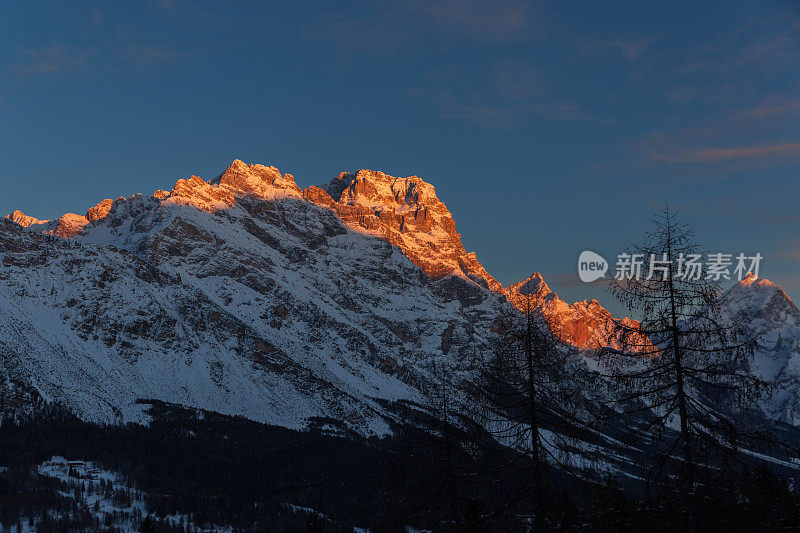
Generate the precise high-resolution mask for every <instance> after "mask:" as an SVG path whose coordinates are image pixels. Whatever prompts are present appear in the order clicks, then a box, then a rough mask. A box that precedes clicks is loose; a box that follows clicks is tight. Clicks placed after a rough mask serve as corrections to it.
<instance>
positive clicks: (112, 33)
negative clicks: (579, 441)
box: [0, 0, 800, 308]
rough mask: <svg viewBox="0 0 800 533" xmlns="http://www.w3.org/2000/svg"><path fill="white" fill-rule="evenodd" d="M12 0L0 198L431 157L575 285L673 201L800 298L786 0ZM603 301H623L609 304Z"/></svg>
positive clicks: (41, 209)
mask: <svg viewBox="0 0 800 533" xmlns="http://www.w3.org/2000/svg"><path fill="white" fill-rule="evenodd" d="M653 4H654V3H651V2H629V3H627V5H624V3H617V5H616V6H615V7H613V8H609V7H608V6H607V5H605V3H601V2H553V3H547V2H536V3H524V2H519V3H517V2H504V3H494V2H486V1H482V0H481V1H478V0H465V1H463V2H455V1H444V2H422V1H419V2H417V1H412V2H407V3H399V2H385V3H381V2H378V3H376V2H363V3H362V2H330V3H327V2H325V3H315V2H282V3H274V4H273V5H272V6H271V7H270V6H267V7H265V6H263V5H261V2H239V3H236V2H218V3H217V2H200V3H190V2H183V1H182V0H170V1H160V2H156V1H153V2H136V3H134V2H130V3H127V2H126V3H122V2H113V3H112V2H96V3H92V2H38V3H22V2H15V3H11V2H6V3H2V4H0V43H1V44H2V46H0V184H2V191H3V193H2V195H1V196H0V212H1V213H2V214H5V213H8V212H10V211H12V210H14V209H21V210H23V211H25V212H27V213H28V214H31V215H33V216H37V217H39V218H54V217H57V216H59V215H60V214H62V213H63V212H66V211H73V212H78V213H83V212H85V211H86V209H87V208H88V207H90V206H91V205H94V204H95V203H97V202H98V201H99V200H102V199H103V198H106V197H112V198H113V197H117V196H122V195H124V196H129V195H131V194H133V193H137V192H142V193H146V194H149V193H151V192H153V191H154V190H156V189H159V188H166V189H169V188H170V187H171V186H172V185H173V184H174V182H175V180H176V179H178V178H181V177H187V176H188V175H190V174H197V175H200V176H202V177H205V178H209V177H212V176H214V175H217V174H219V173H220V172H221V171H222V170H223V169H224V168H225V167H226V166H227V164H228V163H229V162H230V161H231V160H233V159H234V158H241V159H243V160H245V161H247V162H250V163H255V162H259V163H266V164H272V165H275V166H277V167H278V168H280V169H281V170H282V171H286V172H290V173H292V174H294V175H295V177H296V180H297V182H298V184H300V185H301V186H305V185H309V184H319V183H323V182H327V181H328V180H329V179H330V178H331V177H333V176H335V175H337V174H338V173H339V172H340V171H342V170H351V171H352V170H357V169H359V168H371V169H375V170H383V171H385V172H387V173H389V174H392V175H397V176H408V175H413V174H417V175H419V176H421V177H423V178H424V179H426V180H427V181H429V182H431V183H433V184H434V185H435V186H436V189H437V192H438V194H439V197H440V198H441V199H442V200H444V201H445V203H446V204H447V205H448V207H449V208H450V209H451V211H452V212H453V214H454V216H455V218H456V222H457V227H458V230H459V231H460V232H461V233H462V235H463V239H464V244H465V245H466V247H467V248H468V249H470V250H474V251H476V252H477V253H478V258H479V259H480V260H481V262H483V264H484V265H485V266H486V268H487V269H488V270H489V271H490V272H491V273H493V274H494V275H495V276H497V277H498V278H499V279H500V280H501V281H502V282H503V283H505V284H507V283H510V282H513V281H516V280H518V279H521V278H524V277H526V276H527V275H528V274H530V273H531V272H533V271H541V272H542V273H543V274H544V276H545V278H546V279H547V280H548V281H549V283H550V284H551V286H552V287H553V288H554V289H556V290H557V291H558V292H559V294H560V295H561V296H562V297H564V298H565V299H567V300H576V299H583V298H586V297H589V298H591V297H597V298H598V299H599V300H600V301H601V302H602V303H603V304H606V305H610V304H611V302H610V298H609V297H608V296H607V295H605V294H604V293H602V292H601V291H600V290H599V289H597V288H594V287H588V286H582V285H580V283H579V282H577V277H576V275H575V270H576V265H575V263H576V261H577V256H578V254H579V252H580V251H581V250H584V249H592V250H595V251H597V252H599V253H601V254H603V255H605V256H606V257H607V258H612V259H613V257H615V256H616V254H617V253H618V252H619V251H620V250H621V249H622V248H623V247H624V245H625V244H626V242H627V241H629V240H632V239H635V238H636V237H637V236H638V235H640V233H641V231H642V228H643V226H644V225H645V224H646V223H647V220H648V218H649V217H650V215H651V214H653V213H654V212H655V211H657V210H659V209H660V208H661V207H663V205H664V204H665V203H667V202H668V203H670V204H671V205H672V206H673V207H675V208H678V209H679V210H680V211H681V212H682V214H683V216H684V218H685V219H687V220H690V221H693V222H694V223H695V224H696V226H697V231H698V234H699V236H700V239H701V241H702V243H703V245H704V246H705V248H707V249H710V250H712V251H722V252H729V253H738V252H740V251H741V252H746V253H754V252H761V254H762V255H764V257H765V259H764V262H763V264H762V270H761V274H762V275H763V276H765V277H769V278H770V279H772V280H773V281H775V282H777V283H780V284H782V285H783V286H784V288H785V289H786V290H787V292H789V294H790V295H791V296H793V297H795V300H796V299H797V297H798V296H800V207H798V206H800V201H799V200H800V122H799V120H800V9H798V7H797V6H798V4H797V3H796V2H789V1H787V2H777V1H764V2H751V1H741V2H739V1H733V2H731V1H726V2H702V3H698V2H662V3H660V4H661V5H653ZM610 307H612V308H614V306H613V305H610Z"/></svg>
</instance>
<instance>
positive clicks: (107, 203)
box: [86, 198, 114, 222]
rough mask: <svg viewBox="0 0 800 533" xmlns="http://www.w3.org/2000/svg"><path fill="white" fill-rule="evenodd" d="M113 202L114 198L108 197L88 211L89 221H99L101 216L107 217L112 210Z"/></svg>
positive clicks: (87, 217)
mask: <svg viewBox="0 0 800 533" xmlns="http://www.w3.org/2000/svg"><path fill="white" fill-rule="evenodd" d="M113 204H114V200H112V199H111V198H106V199H105V200H103V201H102V202H100V203H99V204H97V205H96V206H94V207H92V208H91V209H89V211H87V212H86V219H87V220H88V221H89V222H97V221H98V220H100V219H101V218H105V217H106V215H108V212H109V211H111V206H112V205H113Z"/></svg>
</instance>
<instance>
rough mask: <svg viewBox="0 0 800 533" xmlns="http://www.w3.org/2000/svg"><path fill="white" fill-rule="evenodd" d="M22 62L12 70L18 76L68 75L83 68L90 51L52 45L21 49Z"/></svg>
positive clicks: (60, 44) (61, 44)
mask: <svg viewBox="0 0 800 533" xmlns="http://www.w3.org/2000/svg"><path fill="white" fill-rule="evenodd" d="M20 55H21V56H22V58H23V61H22V62H21V63H20V64H18V65H17V66H16V67H15V68H14V72H15V73H16V74H17V75H19V76H41V75H48V74H58V73H68V72H73V71H75V70H77V69H80V68H83V67H84V66H85V65H86V64H87V63H88V60H89V57H90V56H91V51H89V50H84V49H82V48H76V47H69V46H66V45H65V44H63V43H53V44H50V45H48V46H45V47H42V48H37V49H21V50H20Z"/></svg>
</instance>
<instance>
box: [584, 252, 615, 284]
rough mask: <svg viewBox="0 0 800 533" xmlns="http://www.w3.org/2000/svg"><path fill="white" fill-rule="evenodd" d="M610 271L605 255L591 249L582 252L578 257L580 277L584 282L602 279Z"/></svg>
mask: <svg viewBox="0 0 800 533" xmlns="http://www.w3.org/2000/svg"><path fill="white" fill-rule="evenodd" d="M606 272H608V261H606V260H605V259H603V256H601V255H600V254H596V253H594V252H591V251H589V250H585V251H583V252H581V255H580V256H579V257H578V277H579V278H581V281H583V282H584V283H590V282H592V281H594V280H596V279H600V278H602V277H604V276H605V275H606Z"/></svg>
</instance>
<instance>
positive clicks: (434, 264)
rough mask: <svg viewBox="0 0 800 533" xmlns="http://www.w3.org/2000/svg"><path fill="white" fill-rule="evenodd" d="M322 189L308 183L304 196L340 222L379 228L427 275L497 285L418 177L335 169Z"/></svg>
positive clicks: (439, 202) (451, 217) (433, 193)
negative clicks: (337, 171) (333, 212)
mask: <svg viewBox="0 0 800 533" xmlns="http://www.w3.org/2000/svg"><path fill="white" fill-rule="evenodd" d="M325 189H326V190H325V191H322V190H321V189H318V188H317V187H313V188H309V190H308V191H307V192H306V193H305V197H306V198H307V199H309V200H311V201H314V202H315V203H319V204H322V205H327V206H329V207H331V208H333V209H335V210H336V212H337V213H338V215H339V216H340V218H342V219H343V220H345V221H346V222H349V223H351V224H354V225H357V226H359V227H361V228H363V229H365V230H367V231H374V232H377V233H379V234H381V235H382V236H383V237H384V238H386V239H387V240H388V241H389V242H391V243H392V244H393V245H395V246H397V247H399V248H400V249H401V250H402V251H403V253H404V254H405V255H406V256H408V258H409V259H411V261H412V262H413V263H414V264H416V265H417V266H418V267H420V268H421V269H422V270H424V271H425V273H426V274H428V276H430V277H431V278H433V279H441V278H443V277H445V276H448V275H450V274H454V275H462V276H467V277H469V278H470V279H472V280H473V281H475V282H477V283H480V284H481V285H483V286H487V287H490V288H492V289H493V290H499V289H500V288H501V285H500V283H498V282H497V281H496V280H495V279H494V278H493V277H492V276H491V275H489V273H488V272H486V270H485V269H484V268H483V266H482V265H481V264H480V263H479V262H478V261H477V259H476V257H475V254H474V253H467V251H466V250H465V249H464V246H463V244H462V243H461V235H460V234H459V233H457V232H456V226H455V221H454V220H453V216H452V214H451V213H450V211H449V210H448V209H447V207H446V206H445V205H444V203H443V202H442V201H441V200H439V198H438V197H437V196H436V190H435V189H434V187H433V185H431V184H429V183H426V182H425V181H423V180H422V179H421V178H419V177H417V176H411V177H408V178H396V177H393V176H389V175H388V174H384V173H383V172H375V171H371V170H360V171H358V173H357V174H356V175H355V176H353V175H352V174H350V173H346V172H343V173H341V174H339V176H338V177H336V178H335V179H334V180H332V181H331V183H329V184H328V185H327V187H326V188H325ZM325 193H327V194H325ZM337 195H338V198H337Z"/></svg>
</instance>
